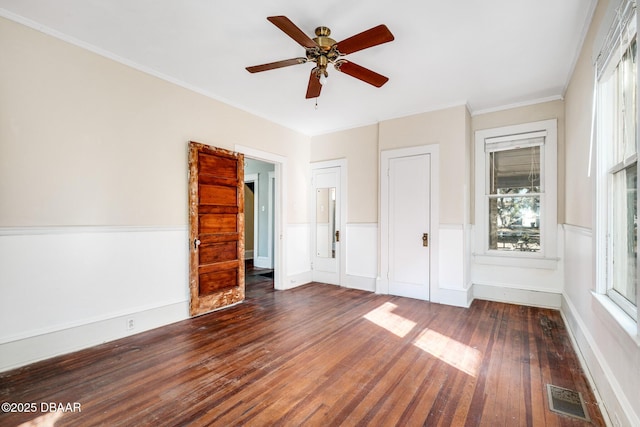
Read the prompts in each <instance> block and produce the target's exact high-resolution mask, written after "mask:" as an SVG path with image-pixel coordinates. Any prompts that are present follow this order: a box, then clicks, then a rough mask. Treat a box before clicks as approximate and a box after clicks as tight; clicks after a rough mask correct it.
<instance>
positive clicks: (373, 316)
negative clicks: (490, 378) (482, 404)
mask: <svg viewBox="0 0 640 427" xmlns="http://www.w3.org/2000/svg"><path fill="white" fill-rule="evenodd" d="M396 308H398V306H397V305H395V304H393V303H390V302H385V303H384V304H382V305H381V306H380V307H378V308H376V309H373V310H371V311H370V312H369V313H367V314H365V315H364V318H365V319H367V320H369V321H370V322H373V323H375V324H376V325H378V326H380V327H382V328H384V329H386V330H387V331H389V332H391V333H392V334H394V335H397V336H399V337H401V338H402V337H405V336H406V335H407V334H408V333H409V332H411V330H412V329H413V328H414V327H415V326H416V323H415V322H412V321H411V320H409V319H405V318H404V317H402V316H399V315H397V314H395V313H393V310H395V309H396ZM413 345H415V346H416V347H418V348H419V349H421V350H423V351H426V352H427V353H429V354H431V355H432V356H434V357H437V358H438V359H440V360H442V361H443V362H445V363H448V364H449V365H451V366H453V367H454V368H456V369H459V370H461V371H462V372H464V373H466V374H468V375H471V376H473V377H477V376H478V371H479V369H480V363H481V360H482V355H481V353H480V351H478V350H477V349H475V348H472V347H469V346H468V345H465V344H462V343H461V342H458V341H456V340H454V339H452V338H449V337H447V336H445V335H442V334H440V333H438V332H436V331H433V330H431V329H425V330H424V331H422V332H421V333H420V335H419V336H418V338H416V340H415V341H414V343H413Z"/></svg>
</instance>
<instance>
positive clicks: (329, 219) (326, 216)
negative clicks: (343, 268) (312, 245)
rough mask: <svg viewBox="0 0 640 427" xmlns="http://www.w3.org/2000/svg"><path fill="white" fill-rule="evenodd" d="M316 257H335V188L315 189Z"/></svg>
mask: <svg viewBox="0 0 640 427" xmlns="http://www.w3.org/2000/svg"><path fill="white" fill-rule="evenodd" d="M316 256H318V257H321V258H335V257H336V188H335V187H328V188H318V189H316Z"/></svg>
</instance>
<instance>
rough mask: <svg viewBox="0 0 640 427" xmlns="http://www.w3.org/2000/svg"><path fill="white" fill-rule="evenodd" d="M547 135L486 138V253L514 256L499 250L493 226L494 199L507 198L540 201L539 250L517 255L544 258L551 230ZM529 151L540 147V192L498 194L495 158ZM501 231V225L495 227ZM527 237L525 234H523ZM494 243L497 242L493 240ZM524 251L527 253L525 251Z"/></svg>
mask: <svg viewBox="0 0 640 427" xmlns="http://www.w3.org/2000/svg"><path fill="white" fill-rule="evenodd" d="M546 137H547V132H546V131H534V132H526V133H522V134H516V135H506V136H500V137H493V138H486V139H485V140H484V148H485V149H484V151H485V200H486V204H485V206H486V215H487V221H488V222H487V226H488V228H487V230H486V240H485V242H486V246H485V248H484V250H485V251H486V252H487V253H505V252H511V251H508V250H505V249H504V248H503V249H497V248H494V247H493V246H495V244H494V243H495V239H494V236H493V234H494V232H495V228H494V225H493V224H492V221H493V218H492V214H491V205H492V199H497V198H501V199H506V198H536V199H537V202H538V221H537V222H538V226H537V232H536V238H535V239H536V245H535V250H531V248H530V247H529V246H526V245H525V246H523V245H520V246H519V247H520V250H516V251H515V253H518V254H519V255H525V254H531V255H537V256H539V255H540V254H544V251H545V245H544V241H545V239H544V235H545V228H546V227H547V223H548V221H547V220H546V218H545V215H546V214H545V212H546V206H545V181H546V179H545V163H546V160H545V159H546V158H545V142H546ZM529 147H540V150H539V153H538V154H537V156H536V157H537V159H536V161H537V164H538V167H539V170H538V173H539V182H538V183H537V185H536V189H537V190H538V191H531V192H527V193H494V192H493V186H494V182H493V173H492V172H493V167H492V164H491V161H492V154H494V153H496V152H504V151H507V150H518V149H521V148H529ZM495 227H497V224H496V225H495ZM520 231H521V232H522V233H524V230H520ZM492 239H493V240H492ZM518 244H519V242H516V246H518ZM523 248H524V249H523Z"/></svg>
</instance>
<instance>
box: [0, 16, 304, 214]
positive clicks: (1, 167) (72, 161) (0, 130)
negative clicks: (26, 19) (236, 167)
mask: <svg viewBox="0 0 640 427" xmlns="http://www.w3.org/2000/svg"><path fill="white" fill-rule="evenodd" d="M0 51H1V52H2V61H0V93H1V96H0V112H1V114H0V200H2V209H1V210H0V226H51V225H56V226H57V225H61V226H68V225H145V226H146V225H182V224H187V142H188V141H189V140H195V141H198V142H202V143H206V144H210V145H214V146H218V147H222V148H227V149H233V147H234V145H235V144H241V145H244V146H250V147H253V148H256V149H259V150H263V151H267V152H271V153H274V154H278V155H280V156H283V157H286V158H287V159H288V163H287V174H288V176H285V177H284V180H285V182H286V183H287V185H288V193H289V197H288V201H289V206H288V209H287V220H288V222H290V223H302V222H307V221H308V219H307V217H308V212H307V210H308V209H307V202H306V197H307V188H306V183H307V182H308V180H309V176H310V175H309V171H308V159H309V141H310V139H309V137H307V136H305V135H302V134H299V133H296V132H294V131H292V130H289V129H286V128H284V127H281V126H279V125H276V124H273V123H271V122H268V121H266V120H264V119H261V118H258V117H256V116H253V115H251V114H249V113H246V112H243V111H241V110H238V109H236V108H233V107H230V106H228V105H225V104H223V103H221V102H217V101H215V100H212V99H210V98H207V97H205V96H203V95H199V94H196V93H194V92H191V91H189V90H187V89H184V88H182V87H179V86H176V85H174V84H171V83H168V82H166V81H163V80H160V79H158V78H155V77H152V76H150V75H147V74H144V73H142V72H139V71H136V70H134V69H132V68H130V67H127V66H125V65H122V64H119V63H116V62H114V61H112V60H109V59H106V58H104V57H101V56H99V55H97V54H94V53H91V52H89V51H86V50H84V49H81V48H78V47H76V46H73V45H70V44H68V43H65V42H63V41H60V40H57V39H54V38H53V37H49V36H46V35H44V34H41V33H39V32H37V31H35V30H33V29H29V28H27V27H24V26H22V25H20V24H17V23H14V22H12V21H9V20H6V19H2V18H0Z"/></svg>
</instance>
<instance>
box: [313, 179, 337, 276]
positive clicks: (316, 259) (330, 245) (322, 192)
mask: <svg viewBox="0 0 640 427" xmlns="http://www.w3.org/2000/svg"><path fill="white" fill-rule="evenodd" d="M340 191H341V190H340V167H329V168H320V169H314V170H313V195H314V200H313V205H314V207H313V209H312V212H313V231H312V247H313V251H312V256H313V261H312V262H313V264H312V269H313V280H314V281H316V282H322V283H330V284H333V285H339V284H340V249H341V248H340V240H341V236H340V220H341V218H340V206H339V204H340Z"/></svg>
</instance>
